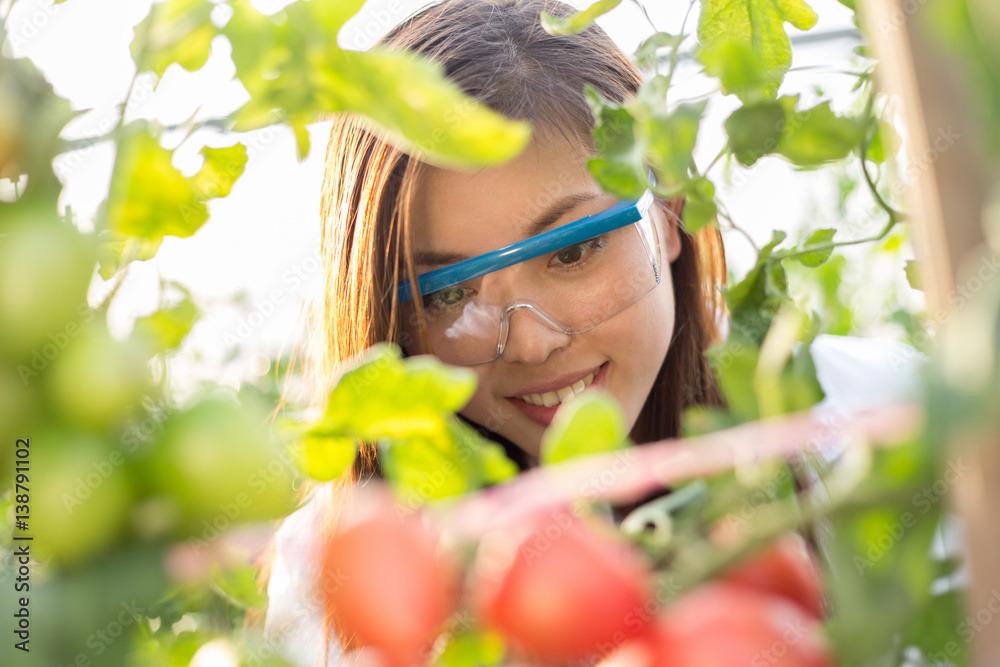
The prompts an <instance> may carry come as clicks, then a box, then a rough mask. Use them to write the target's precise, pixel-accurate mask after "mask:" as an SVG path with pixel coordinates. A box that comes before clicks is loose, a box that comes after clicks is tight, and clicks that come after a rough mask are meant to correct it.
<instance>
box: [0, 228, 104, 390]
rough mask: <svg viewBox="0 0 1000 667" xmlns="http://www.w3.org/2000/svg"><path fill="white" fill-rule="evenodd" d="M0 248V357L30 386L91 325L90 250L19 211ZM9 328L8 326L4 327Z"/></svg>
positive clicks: (71, 231)
mask: <svg viewBox="0 0 1000 667" xmlns="http://www.w3.org/2000/svg"><path fill="white" fill-rule="evenodd" d="M4 233H5V234H8V237H7V238H5V239H4V240H3V242H2V243H0V322H4V323H5V326H4V327H3V332H2V333H0V352H6V353H7V354H8V355H9V356H10V357H11V358H12V359H16V360H17V361H18V362H19V365H18V370H19V372H20V373H22V375H23V376H24V377H26V378H27V379H28V380H29V381H30V379H32V378H34V377H37V375H38V374H39V373H41V372H43V371H44V370H45V368H46V367H47V366H48V365H49V364H50V362H51V361H52V359H54V358H55V357H57V356H58V355H59V354H60V353H61V351H62V350H63V349H65V347H66V346H67V345H68V343H69V341H70V340H71V339H72V337H73V332H74V331H77V332H78V331H79V330H80V329H81V328H82V327H83V325H86V324H87V323H88V322H90V321H91V320H92V319H93V313H92V312H91V311H90V309H89V307H88V306H87V287H88V285H89V284H90V279H91V277H92V274H93V271H94V264H95V261H96V260H95V257H96V255H95V253H94V249H93V244H92V243H91V242H90V240H89V239H87V238H86V237H84V236H82V235H81V234H80V233H79V232H78V231H77V230H76V228H74V227H72V226H71V225H68V224H66V223H63V222H61V221H59V220H57V219H52V218H50V217H48V216H46V215H31V214H30V213H29V212H27V211H21V219H20V220H16V221H14V222H13V224H10V225H5V226H4ZM7 324H9V325H10V326H7Z"/></svg>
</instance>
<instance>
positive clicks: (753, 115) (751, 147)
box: [726, 102, 785, 166]
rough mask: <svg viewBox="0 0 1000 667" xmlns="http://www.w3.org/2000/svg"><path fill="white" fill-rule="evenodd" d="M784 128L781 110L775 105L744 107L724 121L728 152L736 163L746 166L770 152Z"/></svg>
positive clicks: (780, 107)
mask: <svg viewBox="0 0 1000 667" xmlns="http://www.w3.org/2000/svg"><path fill="white" fill-rule="evenodd" d="M784 128H785V109H784V107H782V105H781V104H779V103H778V102H760V103H757V104H753V105H744V106H742V107H740V108H739V109H737V110H736V111H734V112H733V114H732V115H731V116H729V118H727V119H726V134H728V135H729V150H730V151H732V153H733V155H734V156H735V157H736V159H737V161H739V163H740V164H742V165H744V166H750V165H752V164H753V163H755V162H756V161H757V160H758V159H760V158H761V157H763V156H765V155H768V154H770V153H773V152H774V150H775V148H777V146H778V142H779V140H780V139H781V135H782V133H783V131H784Z"/></svg>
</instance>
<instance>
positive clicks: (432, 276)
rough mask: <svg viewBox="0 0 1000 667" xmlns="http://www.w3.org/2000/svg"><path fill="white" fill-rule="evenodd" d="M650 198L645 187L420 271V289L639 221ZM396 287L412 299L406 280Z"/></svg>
mask: <svg viewBox="0 0 1000 667" xmlns="http://www.w3.org/2000/svg"><path fill="white" fill-rule="evenodd" d="M652 202H653V193H652V192H650V191H649V190H647V191H646V192H644V193H643V195H642V196H641V197H640V198H639V199H637V200H623V201H620V202H618V203H617V204H615V205H614V206H611V207H609V208H606V209H604V210H603V211H601V212H600V213H595V214H593V215H588V216H585V217H583V218H580V219H579V220H574V221H573V222H568V223H566V224H565V225H562V226H560V227H556V228H555V229H550V230H549V231H547V232H542V233H541V234H536V235H535V236H530V237H528V238H526V239H524V240H523V241H518V242H517V243H511V244H510V245H506V246H504V247H502V248H497V249H496V250H491V251H490V252H487V253H483V254H482V255H477V256H475V257H470V258H469V259H464V260H462V261H461V262H455V263H454V264H449V265H448V266H445V267H442V268H440V269H434V270H433V271H428V272H427V273H421V274H420V275H419V276H417V280H418V282H419V285H420V293H421V294H430V293H432V292H436V291H437V290H439V289H444V288H445V287H449V286H451V285H457V284H458V283H462V282H465V281H466V280H472V279H474V278H478V277H480V276H485V275H486V274H487V273H492V272H493V271H499V270H500V269H505V268H507V267H508V266H513V265H515V264H517V263H519V262H523V261H525V260H528V259H534V258H535V257H538V256H540V255H544V254H545V253H547V252H551V251H553V250H559V249H560V248H565V247H566V246H569V245H573V244H574V243H580V242H581V241H586V240H587V239H592V238H594V237H595V236H600V235H601V234H604V233H605V232H609V231H611V230H612V229H618V228H620V227H624V226H625V225H629V224H632V223H634V222H638V221H640V220H642V219H643V218H644V217H645V216H646V213H647V211H648V210H649V206H650V204H652ZM398 290H399V292H398V293H399V302H400V303H405V302H407V301H410V300H412V299H413V290H411V289H410V281H409V280H403V281H400V283H399V287H398Z"/></svg>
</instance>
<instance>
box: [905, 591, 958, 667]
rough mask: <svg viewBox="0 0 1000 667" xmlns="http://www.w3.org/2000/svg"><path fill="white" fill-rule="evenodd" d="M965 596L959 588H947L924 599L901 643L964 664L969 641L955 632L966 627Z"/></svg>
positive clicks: (926, 654) (925, 653)
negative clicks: (923, 603)
mask: <svg viewBox="0 0 1000 667" xmlns="http://www.w3.org/2000/svg"><path fill="white" fill-rule="evenodd" d="M966 619H967V616H966V614H965V599H964V597H963V595H962V594H961V593H960V592H959V591H948V592H947V593H942V594H941V595H934V596H932V597H931V598H929V599H928V600H927V603H926V605H924V608H923V610H922V611H921V613H920V615H919V616H918V617H917V619H916V621H915V622H914V623H913V624H912V625H911V626H910V627H909V629H908V630H907V632H906V637H905V640H904V645H905V646H916V647H918V648H919V649H920V651H921V652H922V653H923V655H924V657H926V658H930V657H931V656H934V659H935V660H937V657H938V656H947V657H948V660H949V662H951V664H955V665H967V664H968V661H969V656H968V649H969V642H968V641H966V637H965V636H963V635H960V634H959V629H960V628H966V629H968V628H969V625H970V624H969V623H968V622H967V620H966Z"/></svg>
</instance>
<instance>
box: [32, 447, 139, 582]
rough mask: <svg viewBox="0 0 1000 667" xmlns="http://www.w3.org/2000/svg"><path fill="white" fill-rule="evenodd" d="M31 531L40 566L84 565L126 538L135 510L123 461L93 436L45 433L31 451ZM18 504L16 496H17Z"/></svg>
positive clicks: (114, 451)
mask: <svg viewBox="0 0 1000 667" xmlns="http://www.w3.org/2000/svg"><path fill="white" fill-rule="evenodd" d="M28 451H29V458H28V462H29V471H28V478H29V482H28V488H29V491H28V496H29V497H28V501H29V502H28V503H27V504H28V507H29V518H28V519H27V520H26V521H27V524H28V529H27V530H26V531H25V534H30V535H33V536H34V541H33V545H32V548H33V549H35V550H36V553H37V554H38V556H39V557H40V559H41V560H43V561H44V560H45V559H46V558H47V557H49V556H51V557H52V558H53V559H54V560H55V561H56V562H58V563H60V564H67V565H68V564H75V563H80V562H83V561H86V560H88V559H90V558H92V557H94V556H96V555H98V554H99V553H100V552H102V551H103V550H105V549H106V548H107V547H108V546H109V545H110V544H111V543H112V542H113V541H114V540H115V539H116V538H117V537H118V536H119V535H120V534H121V532H122V529H123V528H124V526H125V524H126V521H127V517H128V513H129V508H130V506H131V504H132V487H131V481H130V479H129V474H128V471H127V470H125V469H124V466H123V464H124V456H123V455H122V454H121V452H120V451H118V450H116V449H114V448H113V447H111V446H109V443H107V442H104V441H101V440H100V439H98V438H96V437H95V436H93V435H91V434H86V433H79V432H75V431H69V430H62V429H45V430H44V431H42V432H40V433H38V434H37V435H33V436H32V437H31V439H30V445H29V449H28ZM15 498H16V496H15Z"/></svg>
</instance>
